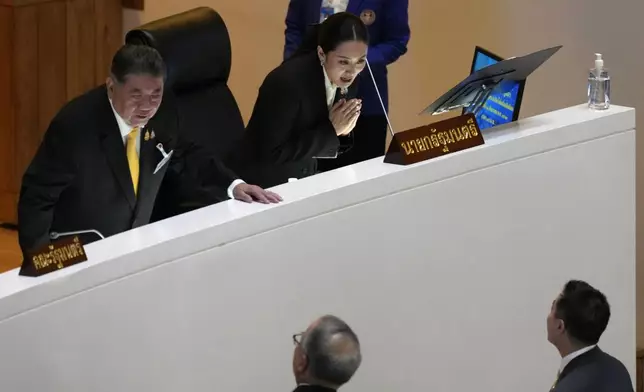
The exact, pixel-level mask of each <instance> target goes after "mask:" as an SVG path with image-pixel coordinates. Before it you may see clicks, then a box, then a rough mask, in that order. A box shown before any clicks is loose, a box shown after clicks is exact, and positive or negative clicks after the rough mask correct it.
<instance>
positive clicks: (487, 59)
mask: <svg viewBox="0 0 644 392" xmlns="http://www.w3.org/2000/svg"><path fill="white" fill-rule="evenodd" d="M501 60H503V58H501V57H499V56H497V55H495V54H494V53H491V52H489V51H487V50H485V49H483V48H481V47H478V46H477V47H476V48H475V49H474V59H473V60H472V68H471V70H470V73H473V72H475V71H478V70H480V69H482V68H485V67H488V66H490V65H492V64H495V63H498V62H499V61H501ZM503 83H507V84H509V86H508V89H509V90H506V91H507V92H506V93H502V92H498V93H492V95H490V97H489V98H488V99H487V101H485V104H484V105H483V107H482V108H481V109H480V110H479V111H478V113H477V114H476V121H477V122H478V124H479V128H480V129H481V130H483V129H486V128H490V127H493V126H495V125H500V124H505V123H509V122H511V121H516V120H517V119H518V118H519V110H520V109H521V98H522V97H523V88H524V86H525V81H523V82H515V81H506V82H503ZM463 113H465V109H464V110H463Z"/></svg>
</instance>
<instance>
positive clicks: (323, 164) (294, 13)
mask: <svg viewBox="0 0 644 392" xmlns="http://www.w3.org/2000/svg"><path fill="white" fill-rule="evenodd" d="M408 8H409V0H290V2H289V5H288V13H287V15H286V31H285V36H286V37H285V38H286V39H285V41H286V42H285V45H284V59H285V60H286V59H288V58H289V57H291V55H292V54H293V53H294V52H295V51H296V50H297V49H298V47H299V46H300V44H302V40H303V39H304V38H305V35H306V33H307V28H308V27H309V26H310V25H312V24H316V23H320V22H322V21H324V20H325V19H326V18H327V17H328V16H329V15H332V14H335V13H338V12H345V11H346V12H350V13H352V14H355V15H358V16H360V19H362V21H363V22H364V23H365V24H366V25H367V27H368V29H369V37H370V40H369V50H368V53H367V61H368V62H369V65H370V66H371V70H372V72H373V76H374V78H375V80H376V84H377V85H378V90H379V91H380V94H381V96H382V101H383V104H384V107H385V110H389V99H388V86H387V66H388V65H389V64H391V63H393V62H394V61H396V60H398V58H399V57H400V56H402V55H403V54H405V53H406V52H407V44H408V43H409V36H410V30H409V17H408ZM358 85H359V87H358V89H359V90H358V97H359V98H361V99H362V113H361V115H360V118H359V119H358V123H357V124H356V127H355V128H354V131H353V137H354V143H353V147H352V149H351V150H349V151H347V152H345V153H344V154H342V155H340V156H339V157H338V158H337V159H327V160H321V161H320V162H319V164H318V170H319V171H328V170H332V169H335V168H338V167H342V166H347V165H351V164H354V163H357V162H361V161H364V160H367V159H372V158H376V157H379V156H382V155H383V154H384V153H385V141H386V138H387V119H386V117H385V113H384V111H383V109H382V105H381V104H380V100H379V99H378V94H377V93H376V89H375V88H374V86H373V81H372V79H371V75H370V74H369V72H368V70H365V72H362V74H361V75H360V77H359V80H358Z"/></svg>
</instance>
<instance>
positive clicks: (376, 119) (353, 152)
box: [317, 115, 387, 172]
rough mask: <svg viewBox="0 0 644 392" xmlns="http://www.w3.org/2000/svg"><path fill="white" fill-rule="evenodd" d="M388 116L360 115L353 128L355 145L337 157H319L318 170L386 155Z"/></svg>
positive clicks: (331, 168) (330, 168)
mask: <svg viewBox="0 0 644 392" xmlns="http://www.w3.org/2000/svg"><path fill="white" fill-rule="evenodd" d="M386 140H387V118H386V117H385V116H384V115H382V116H360V118H359V119H358V123H357V124H356V127H355V128H354V129H353V147H352V148H351V149H350V150H349V151H347V152H345V153H344V154H340V155H339V156H338V157H337V158H336V159H318V167H317V170H318V172H325V171H329V170H333V169H337V168H340V167H343V166H349V165H353V164H354V163H358V162H362V161H366V160H369V159H373V158H377V157H380V156H383V155H385V141H386Z"/></svg>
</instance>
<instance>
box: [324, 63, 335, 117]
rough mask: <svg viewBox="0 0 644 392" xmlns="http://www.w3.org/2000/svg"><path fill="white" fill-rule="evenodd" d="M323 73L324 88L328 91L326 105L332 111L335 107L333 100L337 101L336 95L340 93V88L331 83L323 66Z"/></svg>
mask: <svg viewBox="0 0 644 392" xmlns="http://www.w3.org/2000/svg"><path fill="white" fill-rule="evenodd" d="M322 72H324V87H325V89H326V105H327V106H328V107H329V109H331V106H333V100H334V99H335V93H336V91H338V86H336V85H335V84H333V83H331V80H330V79H329V75H327V73H326V69H325V68H324V66H322Z"/></svg>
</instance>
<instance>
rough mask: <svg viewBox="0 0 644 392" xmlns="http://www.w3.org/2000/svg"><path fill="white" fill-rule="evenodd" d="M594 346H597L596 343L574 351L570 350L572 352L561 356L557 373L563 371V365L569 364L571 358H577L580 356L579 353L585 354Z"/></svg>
mask: <svg viewBox="0 0 644 392" xmlns="http://www.w3.org/2000/svg"><path fill="white" fill-rule="evenodd" d="M595 347H597V345H596V344H593V345H592V346H588V347H584V348H582V349H581V350H577V351H574V352H572V353H570V354H568V355H566V356H565V357H563V358H562V359H561V366H559V374H561V372H563V370H564V368H565V367H566V366H567V365H568V364H569V363H570V362H571V361H572V360H573V359H575V358H577V357H578V356H580V355H582V354H586V353H587V352H588V351H590V350H592V349H594V348H595Z"/></svg>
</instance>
